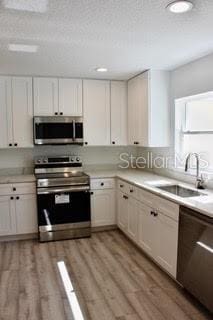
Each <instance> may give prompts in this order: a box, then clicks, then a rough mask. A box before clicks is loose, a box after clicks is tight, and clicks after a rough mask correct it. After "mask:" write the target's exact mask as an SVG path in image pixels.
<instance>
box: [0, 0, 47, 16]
mask: <svg viewBox="0 0 213 320" xmlns="http://www.w3.org/2000/svg"><path fill="white" fill-rule="evenodd" d="M3 5H4V7H5V8H6V9H13V10H20V11H30V12H40V13H44V12H45V11H47V6H48V0H18V1H17V0H3Z"/></svg>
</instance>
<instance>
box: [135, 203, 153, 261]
mask: <svg viewBox="0 0 213 320" xmlns="http://www.w3.org/2000/svg"><path fill="white" fill-rule="evenodd" d="M152 212H153V209H151V208H150V207H148V206H146V205H145V204H143V203H140V204H139V207H138V244H139V246H140V247H141V248H142V249H143V250H144V251H145V252H146V253H148V254H149V255H150V256H151V257H154V255H155V253H154V243H155V242H156V240H155V238H156V229H157V228H156V219H153V215H152V214H151V213H152Z"/></svg>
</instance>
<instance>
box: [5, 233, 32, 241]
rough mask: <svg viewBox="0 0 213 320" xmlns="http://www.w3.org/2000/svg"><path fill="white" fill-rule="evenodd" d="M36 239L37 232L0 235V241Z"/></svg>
mask: <svg viewBox="0 0 213 320" xmlns="http://www.w3.org/2000/svg"><path fill="white" fill-rule="evenodd" d="M32 239H38V233H27V234H18V235H17V234H16V235H11V236H2V237H0V242H6V241H19V240H32Z"/></svg>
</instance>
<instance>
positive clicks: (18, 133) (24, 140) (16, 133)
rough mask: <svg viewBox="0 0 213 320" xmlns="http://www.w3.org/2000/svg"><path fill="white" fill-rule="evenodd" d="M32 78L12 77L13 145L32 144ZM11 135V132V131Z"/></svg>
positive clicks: (29, 145)
mask: <svg viewBox="0 0 213 320" xmlns="http://www.w3.org/2000/svg"><path fill="white" fill-rule="evenodd" d="M32 103H33V102H32V78H22V77H13V78H12V123H13V145H14V146H17V147H22V148H27V147H32V146H33V105H32ZM11 137H12V133H11Z"/></svg>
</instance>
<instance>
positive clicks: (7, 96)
mask: <svg viewBox="0 0 213 320" xmlns="http://www.w3.org/2000/svg"><path fill="white" fill-rule="evenodd" d="M7 114H9V115H10V118H9V119H8V117H7ZM11 114H12V110H11V78H10V77H0V127H1V134H0V148H7V147H8V145H9V133H10V128H12V118H11ZM10 134H11V133H10ZM11 140H12V137H11Z"/></svg>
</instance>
